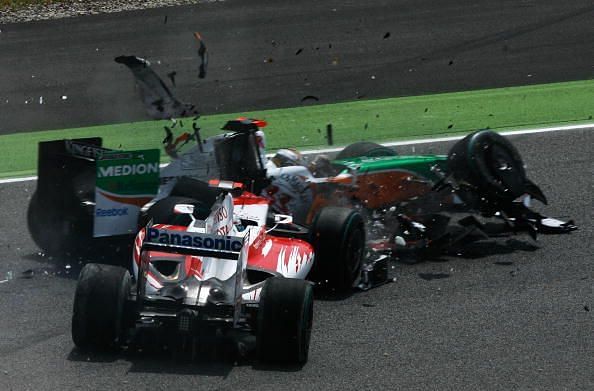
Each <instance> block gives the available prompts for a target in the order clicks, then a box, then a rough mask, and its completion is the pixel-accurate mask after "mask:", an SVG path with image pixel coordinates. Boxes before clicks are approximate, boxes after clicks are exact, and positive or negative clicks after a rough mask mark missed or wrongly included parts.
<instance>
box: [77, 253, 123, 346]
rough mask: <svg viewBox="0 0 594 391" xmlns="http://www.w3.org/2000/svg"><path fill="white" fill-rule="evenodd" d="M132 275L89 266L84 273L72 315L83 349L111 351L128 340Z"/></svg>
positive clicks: (80, 277)
mask: <svg viewBox="0 0 594 391" xmlns="http://www.w3.org/2000/svg"><path fill="white" fill-rule="evenodd" d="M129 294H130V273H128V271H127V270H126V269H124V268H121V267H117V266H109V265H101V264H96V263H89V264H87V265H85V267H84V268H83V269H82V271H81V272H80V275H79V277H78V284H77V286H76V293H75V296H74V308H73V315H72V340H73V341H74V344H75V345H76V346H77V347H78V348H81V349H97V350H111V349H115V348H118V347H119V346H120V345H121V344H122V343H123V342H124V339H125V331H126V329H127V327H128V325H129V318H128V317H127V316H126V313H125V308H126V301H127V300H128V297H129Z"/></svg>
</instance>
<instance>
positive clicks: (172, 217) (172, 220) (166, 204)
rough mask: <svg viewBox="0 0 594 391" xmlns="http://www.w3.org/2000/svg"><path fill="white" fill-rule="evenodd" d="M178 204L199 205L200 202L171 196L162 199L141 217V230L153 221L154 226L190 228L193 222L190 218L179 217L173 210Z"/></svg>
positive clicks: (139, 224) (139, 220)
mask: <svg viewBox="0 0 594 391" xmlns="http://www.w3.org/2000/svg"><path fill="white" fill-rule="evenodd" d="M177 204H192V205H198V204H199V202H198V201H197V200H195V199H194V198H190V197H180V196H169V197H166V198H163V199H160V200H159V201H157V202H155V203H154V204H153V205H152V206H151V207H150V208H149V209H148V210H147V211H146V212H144V213H141V214H140V215H139V217H138V226H139V228H143V227H145V226H146V225H147V224H148V222H149V221H150V220H151V219H152V220H153V224H169V225H183V226H188V225H189V224H190V223H191V222H192V220H191V218H190V217H189V216H186V215H179V214H175V213H174V212H173V208H174V207H175V205H177Z"/></svg>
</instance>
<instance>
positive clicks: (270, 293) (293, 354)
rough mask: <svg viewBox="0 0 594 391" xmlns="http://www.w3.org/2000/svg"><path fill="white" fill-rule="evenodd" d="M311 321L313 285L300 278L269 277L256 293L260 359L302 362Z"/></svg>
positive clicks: (309, 334)
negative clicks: (258, 302)
mask: <svg viewBox="0 0 594 391" xmlns="http://www.w3.org/2000/svg"><path fill="white" fill-rule="evenodd" d="M312 324H313V288H312V286H311V284H310V283H308V282H307V281H303V280H297V279H292V278H283V277H270V278H269V279H267V280H266V282H265V283H264V287H263V288H262V292H261V293H260V304H259V309H258V326H257V336H256V344H257V354H258V359H259V360H261V361H263V362H270V363H273V362H282V363H289V364H304V363H305V362H306V361H307V357H308V353H309V342H310V337H311V328H312Z"/></svg>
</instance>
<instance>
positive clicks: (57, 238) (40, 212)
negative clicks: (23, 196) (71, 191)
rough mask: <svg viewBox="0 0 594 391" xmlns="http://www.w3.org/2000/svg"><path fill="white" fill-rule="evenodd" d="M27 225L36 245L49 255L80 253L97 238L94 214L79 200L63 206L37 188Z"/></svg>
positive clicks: (28, 212)
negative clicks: (51, 200)
mask: <svg viewBox="0 0 594 391" xmlns="http://www.w3.org/2000/svg"><path fill="white" fill-rule="evenodd" d="M27 227H28V228H29V233H30V234H31V238H32V239H33V241H34V242H35V244H36V245H37V246H38V247H39V248H40V249H42V250H43V251H44V252H46V253H48V254H63V253H70V252H77V251H78V250H80V249H84V248H86V247H88V246H89V245H90V244H91V241H92V240H93V216H92V215H89V213H88V211H86V210H85V208H84V207H83V206H82V205H81V204H80V202H79V200H78V199H75V200H73V201H72V203H71V204H68V207H66V208H65V209H61V208H57V207H56V206H54V205H51V202H50V201H48V200H43V199H42V197H41V196H40V195H39V193H38V192H37V191H36V192H35V193H33V196H32V197H31V201H30V202H29V207H28V209H27Z"/></svg>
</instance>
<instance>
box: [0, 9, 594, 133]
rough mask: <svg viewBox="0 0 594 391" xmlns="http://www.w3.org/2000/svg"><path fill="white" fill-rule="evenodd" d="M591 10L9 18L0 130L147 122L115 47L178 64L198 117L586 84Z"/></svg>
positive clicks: (1, 44)
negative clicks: (204, 55) (205, 65)
mask: <svg viewBox="0 0 594 391" xmlns="http://www.w3.org/2000/svg"><path fill="white" fill-rule="evenodd" d="M593 16H594V5H593V4H592V2H591V0H573V1H571V2H568V1H560V0H541V1H533V0H521V1H518V0H499V1H491V0H480V1H460V0H442V1H439V4H436V2H435V1H432V0H414V1H413V0H397V1H393V0H373V1H345V0H340V1H337V0H329V1H328V0H327V1H317V0H301V1H287V0H281V1H278V0H250V1H239V0H225V1H220V2H214V3H208V4H201V5H195V6H183V7H175V8H166V9H155V10H147V11H134V12H124V13H121V14H116V15H113V14H112V15H97V16H85V17H80V18H71V19H62V20H55V21H40V22H34V23H26V24H6V25H2V26H1V33H0V116H1V117H0V118H1V120H0V134H6V133H12V132H17V131H24V130H43V129H60V128H67V127H76V126H84V125H94V124H104V123H114V122H127V121H131V120H141V119H142V120H144V119H148V118H147V117H146V114H145V112H144V109H143V107H142V105H141V104H140V100H139V99H138V96H137V91H136V90H135V87H134V82H133V78H132V76H131V74H130V72H129V71H128V70H127V69H125V67H124V66H122V65H119V64H116V63H115V62H114V61H113V59H114V57H116V56H119V55H131V54H134V55H138V56H141V57H145V58H147V59H148V60H150V61H151V62H152V64H153V67H154V69H155V70H156V71H157V72H158V73H159V74H160V75H161V76H162V77H163V79H164V80H166V82H167V83H168V84H169V83H170V81H169V79H168V78H167V76H166V74H168V73H169V72H172V71H176V72H177V74H176V78H175V79H176V86H177V87H176V88H175V89H174V92H175V94H176V95H177V96H178V98H179V99H181V100H183V101H188V102H191V103H194V104H196V105H197V106H198V108H199V110H200V111H201V112H202V113H204V114H211V113H221V112H222V113H230V112H239V111H246V110H253V109H259V110H261V109H265V108H275V107H293V106H298V105H300V104H316V103H333V102H337V101H346V100H354V99H368V98H378V97H393V96H405V95H418V94H425V93H430V92H441V91H464V90H470V89H478V88H488V87H505V86H513V85H525V84H536V83H548V82H558V81H567V80H582V79H589V78H591V77H592V74H593V71H594V69H593V68H592V64H594V24H592V23H591V21H592V17H593ZM194 31H199V32H200V33H202V35H203V37H204V40H205V42H206V46H207V48H208V50H209V53H210V64H209V70H208V73H207V77H206V78H205V79H198V66H199V61H198V56H197V54H196V44H195V42H194V39H193V36H192V34H193V32H194ZM169 85H170V86H171V84H169ZM306 96H314V97H316V98H318V99H319V101H317V102H316V101H315V100H314V99H308V100H306V101H305V102H302V101H301V100H302V98H304V97H306ZM62 97H66V99H63V98H62ZM40 99H42V100H41V101H42V103H41V104H40Z"/></svg>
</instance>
